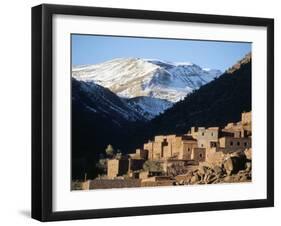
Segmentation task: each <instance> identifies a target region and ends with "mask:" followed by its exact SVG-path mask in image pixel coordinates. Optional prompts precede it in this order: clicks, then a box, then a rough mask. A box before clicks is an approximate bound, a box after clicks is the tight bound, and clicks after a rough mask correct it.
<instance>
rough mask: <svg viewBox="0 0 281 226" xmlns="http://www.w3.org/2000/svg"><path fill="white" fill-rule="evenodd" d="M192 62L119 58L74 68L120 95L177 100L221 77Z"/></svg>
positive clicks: (77, 73) (74, 71)
mask: <svg viewBox="0 0 281 226" xmlns="http://www.w3.org/2000/svg"><path fill="white" fill-rule="evenodd" d="M220 74H221V71H219V70H211V69H202V68H201V67H199V66H198V65H196V64H193V63H189V62H180V63H171V62H165V61H161V60H154V59H139V58H118V59H114V60H111V61H107V62H104V63H101V64H95V65H87V66H78V67H73V69H72V75H73V77H75V78H76V79H77V80H83V81H95V83H97V84H99V85H101V86H103V87H106V88H109V89H110V90H111V91H112V92H114V93H116V94H117V95H118V96H120V97H126V98H133V97H139V96H150V97H154V98H160V99H165V100H168V101H171V102H177V101H179V100H181V99H183V98H184V97H185V96H186V94H188V93H189V92H191V91H192V90H194V89H198V88H199V87H200V86H202V85H204V84H206V83H208V82H210V81H212V80H213V79H214V78H215V77H217V76H219V75H220Z"/></svg>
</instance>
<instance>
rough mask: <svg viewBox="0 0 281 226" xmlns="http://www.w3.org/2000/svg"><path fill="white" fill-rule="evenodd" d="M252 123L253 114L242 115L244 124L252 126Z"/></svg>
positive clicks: (245, 113)
mask: <svg viewBox="0 0 281 226" xmlns="http://www.w3.org/2000/svg"><path fill="white" fill-rule="evenodd" d="M251 123H252V112H244V113H242V124H251Z"/></svg>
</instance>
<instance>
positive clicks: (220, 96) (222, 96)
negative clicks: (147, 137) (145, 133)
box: [149, 55, 252, 136]
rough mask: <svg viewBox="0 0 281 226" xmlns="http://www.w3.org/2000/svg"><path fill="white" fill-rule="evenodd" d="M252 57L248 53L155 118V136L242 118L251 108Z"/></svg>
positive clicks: (222, 123)
mask: <svg viewBox="0 0 281 226" xmlns="http://www.w3.org/2000/svg"><path fill="white" fill-rule="evenodd" d="M251 74H252V69H251V56H250V55H247V56H246V57H245V58H243V59H242V60H241V61H239V62H238V63H237V64H235V67H232V68H231V69H230V70H228V71H226V72H225V73H224V74H222V75H221V76H220V77H219V78H217V79H215V80H213V81H212V82H210V83H208V84H206V85H204V86H202V87H201V88H200V89H198V90H195V91H194V92H192V93H190V94H188V95H187V97H186V98H185V99H184V100H182V101H179V102H178V103H176V104H175V105H174V106H173V107H172V108H170V109H168V110H167V111H166V112H165V113H164V114H162V115H160V116H158V117H156V118H155V119H153V120H152V121H151V122H150V124H149V128H150V129H149V131H151V134H152V135H153V136H155V135H157V134H167V133H171V134H173V133H180V134H182V133H185V132H187V130H188V129H189V128H190V127H191V126H205V127H208V126H224V125H225V124H226V123H227V122H235V121H239V119H240V114H241V112H243V111H251V99H252V96H251V92H252V87H251V85H252V82H251V81H252V76H251Z"/></svg>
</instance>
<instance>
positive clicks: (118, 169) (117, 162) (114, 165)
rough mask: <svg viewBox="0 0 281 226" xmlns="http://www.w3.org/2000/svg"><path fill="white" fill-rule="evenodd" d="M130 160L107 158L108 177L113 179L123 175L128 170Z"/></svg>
mask: <svg viewBox="0 0 281 226" xmlns="http://www.w3.org/2000/svg"><path fill="white" fill-rule="evenodd" d="M128 169H129V160H127V159H109V160H107V178H108V179H113V178H115V177H117V176H122V175H124V174H126V173H127V172H128Z"/></svg>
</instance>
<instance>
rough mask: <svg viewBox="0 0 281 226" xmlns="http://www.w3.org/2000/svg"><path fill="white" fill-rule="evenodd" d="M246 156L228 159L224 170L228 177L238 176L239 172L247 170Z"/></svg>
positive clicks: (224, 164)
mask: <svg viewBox="0 0 281 226" xmlns="http://www.w3.org/2000/svg"><path fill="white" fill-rule="evenodd" d="M245 163H246V156H245V155H241V156H232V157H229V158H227V159H226V160H225V161H224V163H223V166H224V169H225V171H226V173H227V174H228V175H232V174H236V173H238V171H239V170H244V169H245Z"/></svg>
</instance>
